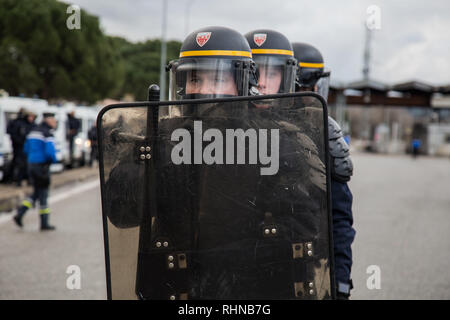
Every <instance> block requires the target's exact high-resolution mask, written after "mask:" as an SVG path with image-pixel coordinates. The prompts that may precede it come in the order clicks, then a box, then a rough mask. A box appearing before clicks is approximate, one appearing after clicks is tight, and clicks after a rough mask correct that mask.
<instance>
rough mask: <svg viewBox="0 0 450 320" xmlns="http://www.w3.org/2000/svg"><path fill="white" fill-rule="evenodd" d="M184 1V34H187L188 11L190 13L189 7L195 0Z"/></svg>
mask: <svg viewBox="0 0 450 320" xmlns="http://www.w3.org/2000/svg"><path fill="white" fill-rule="evenodd" d="M187 1H188V2H187V3H186V11H185V17H184V19H185V20H184V35H185V36H187V35H188V34H189V19H190V13H191V7H192V4H193V3H194V1H195V0H187Z"/></svg>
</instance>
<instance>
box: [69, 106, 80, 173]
mask: <svg viewBox="0 0 450 320" xmlns="http://www.w3.org/2000/svg"><path fill="white" fill-rule="evenodd" d="M80 127H81V122H80V120H79V119H77V118H75V111H71V112H69V114H68V115H67V140H69V153H70V165H71V166H73V148H74V143H75V137H76V135H77V134H78V132H79V131H80Z"/></svg>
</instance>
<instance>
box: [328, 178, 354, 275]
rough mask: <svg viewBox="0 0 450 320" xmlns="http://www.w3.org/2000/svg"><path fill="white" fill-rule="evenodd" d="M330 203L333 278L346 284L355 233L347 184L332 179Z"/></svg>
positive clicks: (350, 197)
mask: <svg viewBox="0 0 450 320" xmlns="http://www.w3.org/2000/svg"><path fill="white" fill-rule="evenodd" d="M331 202H332V209H333V242H334V257H335V277H336V281H337V282H343V283H348V282H349V281H350V272H351V268H352V263H353V261H352V249H351V245H352V243H353V240H354V238H355V234H356V232H355V230H354V229H353V214H352V203H353V196H352V193H351V191H350V189H349V187H348V185H347V183H342V182H339V181H336V180H334V179H332V181H331Z"/></svg>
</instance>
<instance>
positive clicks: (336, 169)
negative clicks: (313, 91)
mask: <svg viewBox="0 0 450 320" xmlns="http://www.w3.org/2000/svg"><path fill="white" fill-rule="evenodd" d="M328 139H329V140H328V143H329V150H330V158H331V161H330V163H331V176H332V178H333V179H336V180H337V181H340V182H347V181H349V180H350V177H351V176H352V175H353V162H352V160H351V159H350V148H349V146H348V144H347V142H346V141H345V139H344V137H343V134H342V129H341V127H340V126H339V124H338V123H337V122H336V121H335V120H334V119H333V118H331V117H328Z"/></svg>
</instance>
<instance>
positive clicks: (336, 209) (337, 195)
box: [292, 43, 355, 299]
mask: <svg viewBox="0 0 450 320" xmlns="http://www.w3.org/2000/svg"><path fill="white" fill-rule="evenodd" d="M292 47H293V49H294V55H295V57H296V59H297V60H298V71H297V77H296V91H313V92H317V93H319V94H320V95H321V96H322V97H323V98H324V99H325V100H327V97H328V88H329V76H330V72H327V71H325V70H324V60H323V57H322V54H321V53H320V51H319V50H318V49H317V48H315V47H313V46H312V45H309V44H306V43H293V44H292ZM328 138H329V148H330V156H331V161H330V164H331V200H332V210H333V240H334V256H335V278H336V285H337V288H336V292H337V298H338V299H348V297H349V296H350V290H351V289H352V288H353V284H352V280H351V276H350V272H351V267H352V250H351V244H352V243H353V240H354V237H355V230H354V229H353V227H352V225H353V215H352V202H353V196H352V193H351V192H350V189H349V187H348V185H347V182H348V181H349V180H350V177H351V175H352V174H353V164H352V162H351V159H350V155H349V148H348V145H347V143H346V142H345V140H344V137H343V134H342V130H341V128H340V127H339V125H338V123H337V122H336V121H335V120H334V119H332V118H331V117H328Z"/></svg>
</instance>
